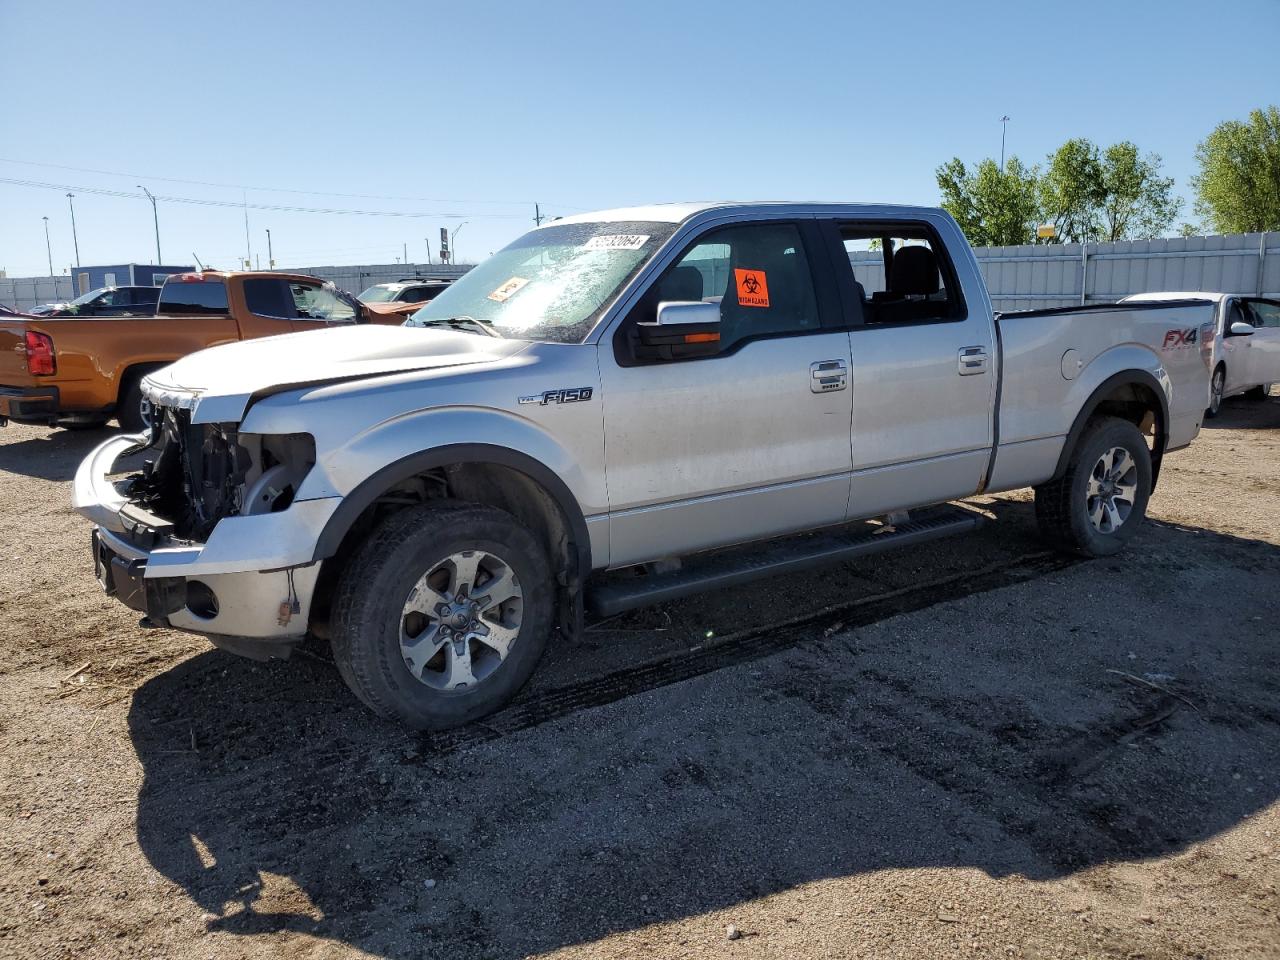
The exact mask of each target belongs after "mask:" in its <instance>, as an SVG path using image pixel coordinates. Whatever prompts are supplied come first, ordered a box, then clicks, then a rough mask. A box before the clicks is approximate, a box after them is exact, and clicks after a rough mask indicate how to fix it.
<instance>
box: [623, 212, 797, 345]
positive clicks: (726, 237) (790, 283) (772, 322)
mask: <svg viewBox="0 0 1280 960" xmlns="http://www.w3.org/2000/svg"><path fill="white" fill-rule="evenodd" d="M699 300H700V301H702V302H704V303H715V304H718V305H719V306H720V353H725V352H727V351H729V350H732V349H733V348H734V346H735V345H737V344H739V343H741V342H743V341H746V340H753V339H757V338H761V337H773V336H780V335H786V334H797V333H808V332H811V331H816V330H819V329H820V328H821V322H820V321H819V316H818V301H817V296H816V294H815V291H814V283H813V274H812V272H811V271H810V269H809V260H808V258H807V257H806V255H805V248H804V243H803V241H802V240H801V237H800V231H799V229H797V227H796V226H795V224H791V223H759V224H746V225H743V226H734V227H724V228H722V229H719V230H715V231H712V232H710V233H707V234H703V235H702V236H701V237H699V238H698V239H697V240H695V241H694V242H693V244H692V246H690V247H689V248H688V249H687V250H686V251H685V253H684V254H683V256H681V257H680V259H679V260H678V261H677V262H676V263H675V265H674V266H672V267H669V268H668V269H667V270H666V272H665V273H663V275H662V277H661V278H660V279H659V280H658V281H657V282H656V283H654V284H653V286H651V287H650V288H649V290H648V292H647V293H646V294H645V297H644V299H643V300H642V301H641V303H640V304H639V306H638V307H637V308H636V310H635V311H633V313H632V320H633V322H638V321H643V322H653V320H655V319H656V317H657V311H658V304H659V303H662V302H664V301H683V302H690V301H699Z"/></svg>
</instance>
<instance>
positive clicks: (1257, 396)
mask: <svg viewBox="0 0 1280 960" xmlns="http://www.w3.org/2000/svg"><path fill="white" fill-rule="evenodd" d="M1270 395H1271V384H1269V383H1263V384H1260V385H1259V386H1256V387H1254V388H1253V389H1251V390H1246V391H1245V394H1244V398H1245V399H1246V400H1252V401H1253V402H1254V403H1261V402H1262V401H1263V400H1265V399H1267V397H1269V396H1270Z"/></svg>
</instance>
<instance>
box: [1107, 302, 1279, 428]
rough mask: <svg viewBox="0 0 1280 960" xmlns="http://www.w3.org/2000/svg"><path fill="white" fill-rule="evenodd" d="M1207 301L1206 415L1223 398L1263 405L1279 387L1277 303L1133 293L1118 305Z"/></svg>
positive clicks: (1213, 414) (1215, 412)
mask: <svg viewBox="0 0 1280 960" xmlns="http://www.w3.org/2000/svg"><path fill="white" fill-rule="evenodd" d="M1154 300H1211V301H1213V302H1214V303H1215V304H1216V305H1217V309H1216V311H1215V313H1214V338H1213V346H1212V352H1211V357H1212V361H1211V362H1212V367H1211V369H1212V370H1213V375H1212V377H1211V378H1210V380H1209V402H1208V407H1207V408H1206V410H1205V414H1206V415H1207V416H1210V417H1216V416H1217V415H1218V411H1219V409H1221V407H1222V401H1223V400H1224V399H1225V398H1227V397H1233V396H1236V395H1237V394H1244V395H1245V396H1246V397H1247V398H1249V399H1250V400H1265V399H1266V398H1267V394H1268V392H1269V391H1270V389H1271V384H1273V383H1280V300H1270V299H1267V298H1266V297H1247V296H1240V295H1237V294H1231V293H1204V292H1199V293H1135V294H1133V295H1132V296H1129V297H1125V298H1124V299H1123V300H1121V301H1120V302H1121V303H1142V302H1151V301H1154Z"/></svg>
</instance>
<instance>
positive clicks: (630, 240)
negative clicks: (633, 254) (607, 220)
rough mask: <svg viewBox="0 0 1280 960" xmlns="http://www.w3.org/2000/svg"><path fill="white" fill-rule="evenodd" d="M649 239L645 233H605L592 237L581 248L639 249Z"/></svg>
mask: <svg viewBox="0 0 1280 960" xmlns="http://www.w3.org/2000/svg"><path fill="white" fill-rule="evenodd" d="M648 239H649V235H648V234H647V233H605V234H601V235H600V236H596V237H592V238H591V239H590V240H588V241H587V242H586V243H584V244H583V245H582V249H583V250H639V249H640V248H641V247H643V246H644V244H645V241H646V240H648Z"/></svg>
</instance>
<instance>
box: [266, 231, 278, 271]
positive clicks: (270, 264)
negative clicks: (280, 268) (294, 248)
mask: <svg viewBox="0 0 1280 960" xmlns="http://www.w3.org/2000/svg"><path fill="white" fill-rule="evenodd" d="M275 268H276V257H275V254H273V253H272V252H271V228H270V227H267V269H268V270H274V269H275Z"/></svg>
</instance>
